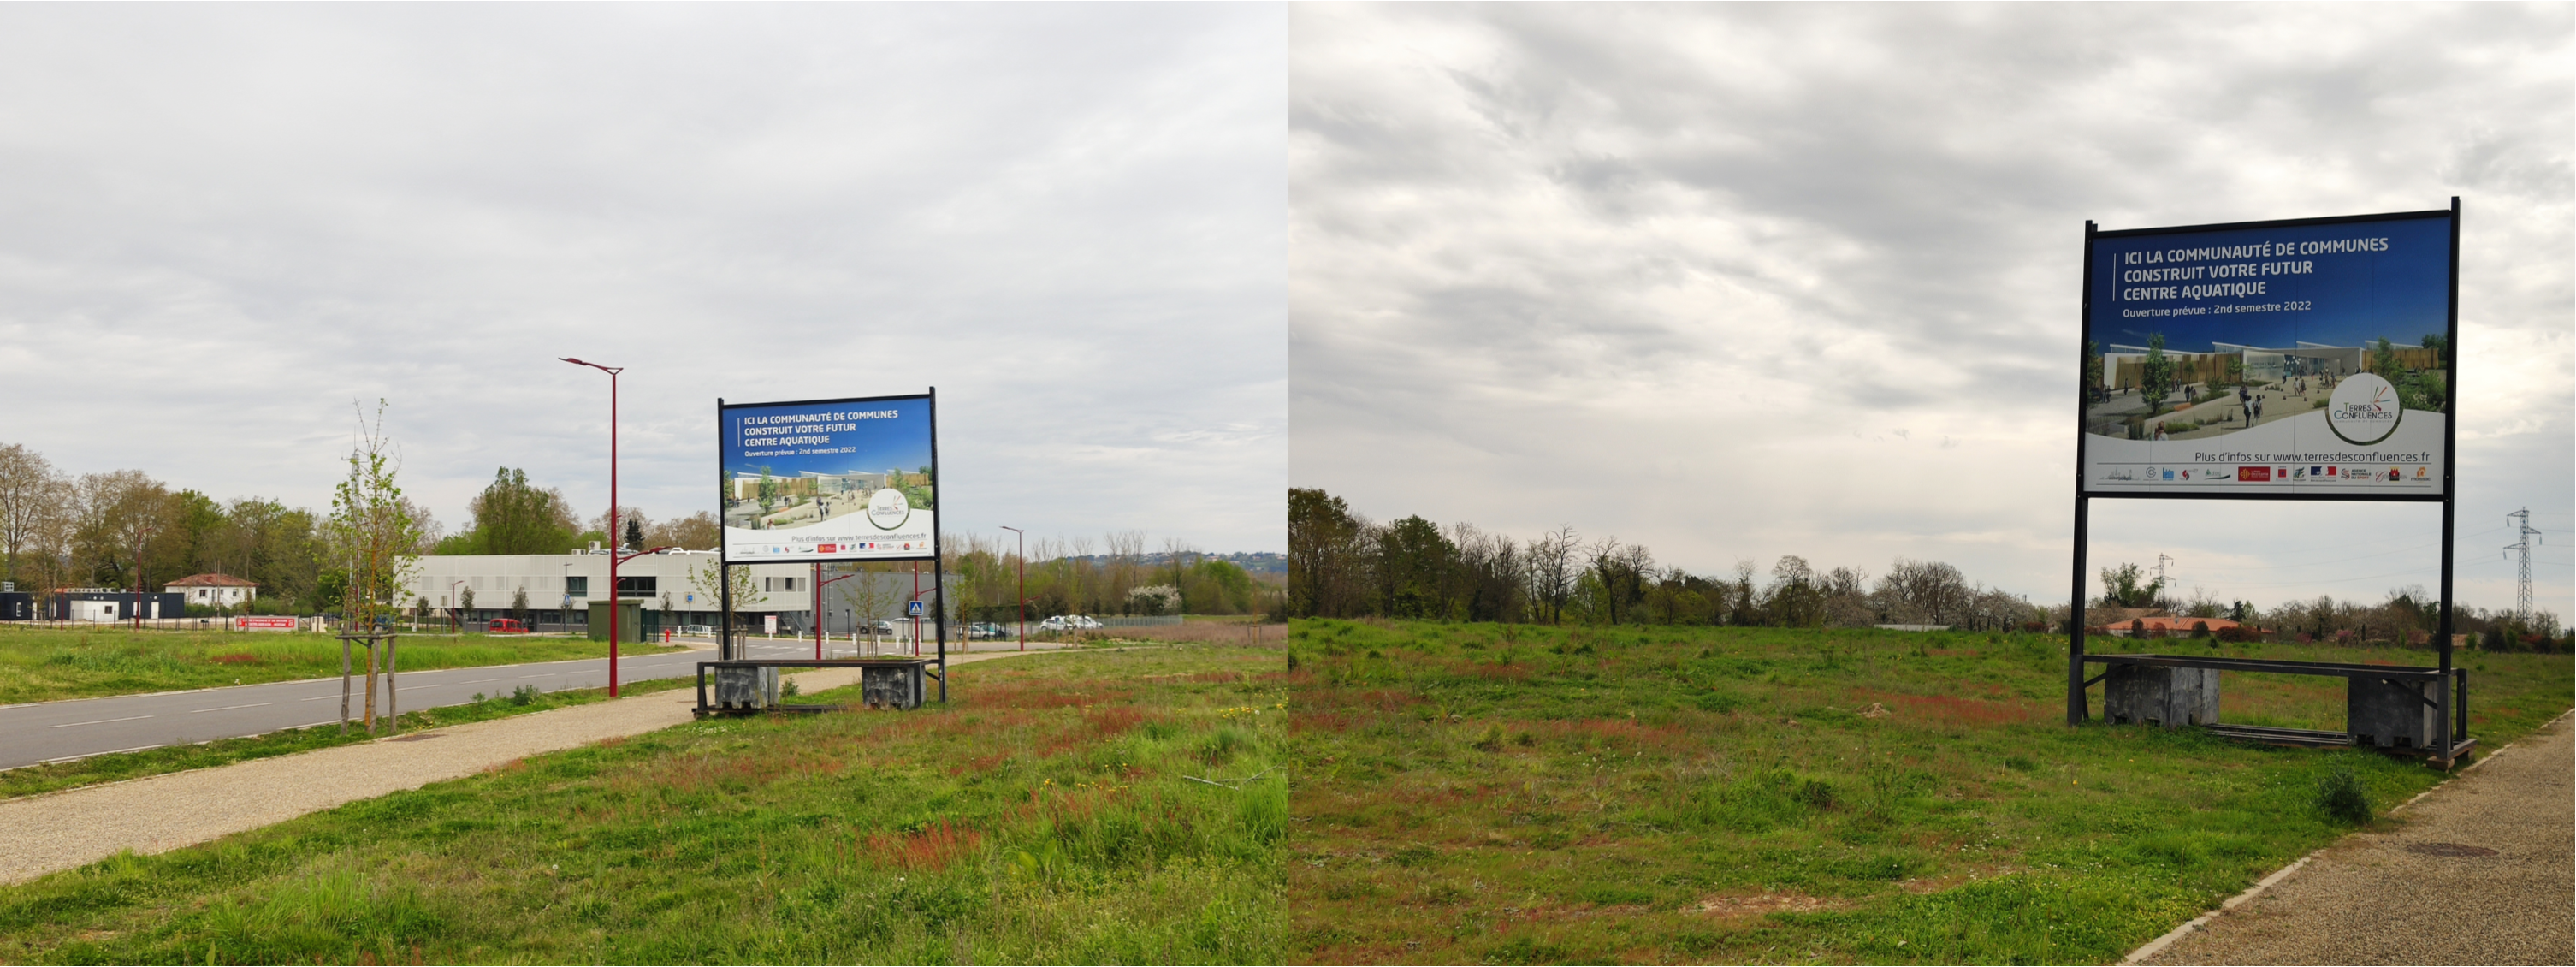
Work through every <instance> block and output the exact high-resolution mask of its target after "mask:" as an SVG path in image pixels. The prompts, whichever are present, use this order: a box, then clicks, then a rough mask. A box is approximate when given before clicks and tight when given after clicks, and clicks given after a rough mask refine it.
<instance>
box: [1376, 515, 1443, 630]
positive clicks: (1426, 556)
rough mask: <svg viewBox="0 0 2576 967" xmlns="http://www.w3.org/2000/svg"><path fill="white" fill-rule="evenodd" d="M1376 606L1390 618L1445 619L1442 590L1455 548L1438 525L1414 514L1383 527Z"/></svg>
mask: <svg viewBox="0 0 2576 967" xmlns="http://www.w3.org/2000/svg"><path fill="white" fill-rule="evenodd" d="M1377 544H1378V566H1377V580H1378V607H1379V611H1380V613H1383V614H1385V615H1387V616H1388V617H1393V618H1446V617H1449V616H1450V615H1449V607H1448V605H1449V602H1448V600H1447V599H1446V598H1445V597H1444V596H1443V594H1442V591H1443V590H1444V589H1445V586H1446V584H1447V578H1448V576H1449V567H1450V564H1451V563H1452V561H1453V560H1454V559H1455V558H1456V556H1457V550H1458V549H1457V548H1456V547H1455V546H1453V545H1451V544H1450V543H1449V539H1448V538H1447V537H1445V536H1442V535H1441V533H1440V526H1439V525H1437V524H1434V523H1432V522H1430V521H1428V520H1424V519H1423V518H1422V516H1421V515H1419V514H1417V515H1414V516H1411V517H1407V518H1404V519H1402V520H1398V521H1395V522H1393V523H1390V524H1388V525H1386V530H1385V532H1384V533H1382V534H1380V535H1379V536H1378V541H1377Z"/></svg>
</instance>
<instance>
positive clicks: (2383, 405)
mask: <svg viewBox="0 0 2576 967" xmlns="http://www.w3.org/2000/svg"><path fill="white" fill-rule="evenodd" d="M2404 414H2405V408H2404V407H2401V406H2399V405H2398V404H2397V387H2394V386H2390V385H2388V381H2387V380H2384V379H2381V378H2379V377H2377V376H2374V375H2371V374H2369V373H2362V374H2360V375H2357V376H2347V377H2344V381H2343V382H2342V383H2340V384H2337V385H2336V386H2335V389H2334V395H2332V396H2329V397H2326V427H2327V428H2328V429H2331V430H2333V431H2334V435H2335V436H2338V437H2341V438H2342V439H2343V442H2345V443H2352V444H2359V445H2362V446H2368V445H2370V444H2373V443H2377V442H2379V441H2381V440H2385V439H2388V435H2389V434H2391V433H2395V432H2397V420H2398V418H2399V417H2400V416H2402V415H2404Z"/></svg>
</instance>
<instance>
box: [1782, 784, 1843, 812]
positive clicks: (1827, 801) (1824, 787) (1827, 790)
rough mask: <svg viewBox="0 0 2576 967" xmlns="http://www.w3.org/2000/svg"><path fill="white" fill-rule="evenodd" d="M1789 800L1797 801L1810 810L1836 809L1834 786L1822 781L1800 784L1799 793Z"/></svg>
mask: <svg viewBox="0 0 2576 967" xmlns="http://www.w3.org/2000/svg"><path fill="white" fill-rule="evenodd" d="M1789 798H1791V799H1795V800H1797V801H1798V804H1799V805H1801V806H1805V807H1807V808H1809V809H1832V808H1834V786H1833V784H1832V783H1829V782H1825V781H1824V780H1821V779H1809V780H1807V781H1805V782H1802V783H1799V784H1798V791H1797V792H1796V793H1795V794H1793V795H1791V796H1790V797H1789Z"/></svg>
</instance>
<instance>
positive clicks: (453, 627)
mask: <svg viewBox="0 0 2576 967" xmlns="http://www.w3.org/2000/svg"><path fill="white" fill-rule="evenodd" d="M463 583H465V582H463V581H449V582H447V630H449V631H453V632H455V633H457V634H458V635H459V636H462V635H464V634H465V619H464V618H462V617H460V616H458V614H457V605H456V586H457V585H460V584H463Z"/></svg>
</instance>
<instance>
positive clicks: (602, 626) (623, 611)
mask: <svg viewBox="0 0 2576 967" xmlns="http://www.w3.org/2000/svg"><path fill="white" fill-rule="evenodd" d="M608 608H609V604H608V602H606V601H593V602H591V603H590V640H592V641H607V640H608ZM651 614H652V612H649V611H646V610H644V602H641V601H620V602H617V640H619V641H622V642H629V643H635V644H641V643H643V642H646V641H650V640H652V639H653V637H654V636H655V635H656V634H658V633H659V629H657V628H648V627H645V624H644V622H645V621H646V616H648V615H651ZM659 623H660V622H655V624H659Z"/></svg>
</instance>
